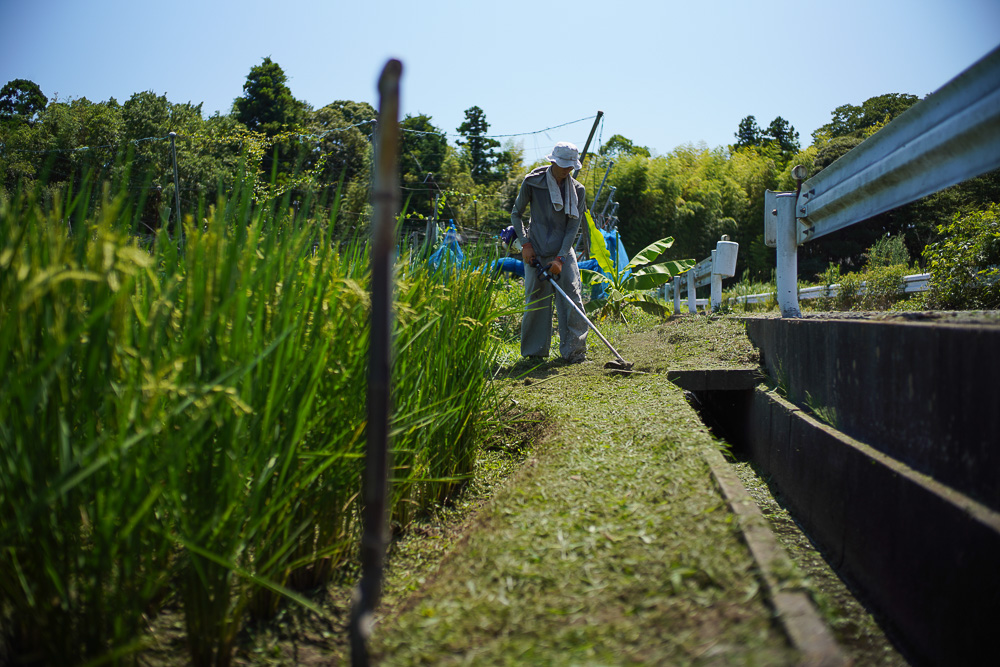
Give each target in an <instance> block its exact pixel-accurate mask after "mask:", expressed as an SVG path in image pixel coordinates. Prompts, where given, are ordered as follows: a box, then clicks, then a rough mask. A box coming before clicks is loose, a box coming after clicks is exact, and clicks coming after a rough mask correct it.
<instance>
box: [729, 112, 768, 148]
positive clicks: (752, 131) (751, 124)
mask: <svg viewBox="0 0 1000 667" xmlns="http://www.w3.org/2000/svg"><path fill="white" fill-rule="evenodd" d="M734 136H735V137H736V144H735V146H734V147H735V148H747V147H750V146H760V145H761V144H762V143H763V141H764V136H763V134H761V131H760V127H758V126H757V119H756V118H754V117H753V116H747V117H745V118H744V119H743V120H741V121H740V126H739V129H737V130H736V134H735V135H734Z"/></svg>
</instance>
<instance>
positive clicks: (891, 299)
mask: <svg viewBox="0 0 1000 667" xmlns="http://www.w3.org/2000/svg"><path fill="white" fill-rule="evenodd" d="M864 256H865V257H866V258H867V264H866V266H865V267H864V269H863V270H862V271H858V272H849V273H846V274H842V273H841V269H840V266H839V265H837V264H833V263H831V264H830V265H829V266H828V267H827V269H826V271H824V272H823V274H822V275H821V276H820V280H821V282H822V284H824V285H825V286H826V288H827V290H826V293H825V294H824V296H823V297H821V298H820V299H818V300H816V301H815V302H814V303H815V305H816V307H818V308H819V309H820V310H844V311H846V310H878V311H884V310H889V309H891V308H893V307H894V306H895V305H896V304H897V303H899V302H901V301H904V300H906V298H907V295H906V294H905V293H904V292H903V286H904V285H903V278H904V277H905V276H906V275H907V274H908V273H910V271H911V270H912V267H911V266H910V255H909V253H908V252H907V250H906V246H905V245H904V243H903V238H902V237H900V236H886V237H883V238H881V239H879V240H878V241H877V242H875V244H874V245H872V246H871V247H870V248H868V250H867V251H866V252H865V253H864ZM834 287H836V289H835V290H834V289H833V288H834ZM834 292H836V293H834Z"/></svg>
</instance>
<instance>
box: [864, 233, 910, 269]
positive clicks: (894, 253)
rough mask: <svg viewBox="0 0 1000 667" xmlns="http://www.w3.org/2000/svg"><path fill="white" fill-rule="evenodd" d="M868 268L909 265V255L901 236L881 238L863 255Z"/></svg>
mask: <svg viewBox="0 0 1000 667" xmlns="http://www.w3.org/2000/svg"><path fill="white" fill-rule="evenodd" d="M865 258H866V260H867V264H866V265H867V266H868V268H876V267H884V266H896V265H897V264H901V265H903V266H909V265H910V253H909V251H908V250H907V249H906V243H905V242H904V240H903V237H902V236H883V237H882V238H881V239H879V240H878V241H876V242H875V245H873V246H872V247H871V248H869V249H868V252H866V253H865Z"/></svg>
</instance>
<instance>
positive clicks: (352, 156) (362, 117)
mask: <svg viewBox="0 0 1000 667" xmlns="http://www.w3.org/2000/svg"><path fill="white" fill-rule="evenodd" d="M377 115H378V114H377V113H376V112H375V109H374V108H373V107H372V105H370V104H368V103H367V102H352V101H350V100H337V101H335V102H331V103H330V104H327V105H326V106H325V107H323V108H321V109H317V110H316V111H311V112H309V113H307V114H306V126H305V129H306V130H307V131H308V132H309V133H310V134H313V135H316V136H319V137H321V139H320V141H319V143H318V144H310V145H308V146H307V147H304V150H306V151H307V154H306V155H303V156H300V163H301V165H300V166H301V168H303V169H311V168H313V167H315V166H316V165H317V164H318V162H319V160H320V159H322V160H323V161H324V163H323V169H322V172H321V174H320V178H321V180H322V181H324V182H326V183H336V182H337V181H338V180H340V178H341V177H343V179H344V182H345V184H346V183H349V182H351V181H353V180H354V179H356V178H358V177H359V176H361V175H362V174H363V175H364V177H365V178H366V179H367V172H366V165H367V164H368V162H367V160H368V156H369V153H370V152H371V143H370V141H369V138H370V137H371V135H372V132H373V131H374V129H375V124H374V122H375V117H376V116H377Z"/></svg>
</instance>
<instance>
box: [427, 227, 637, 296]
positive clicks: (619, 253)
mask: <svg viewBox="0 0 1000 667" xmlns="http://www.w3.org/2000/svg"><path fill="white" fill-rule="evenodd" d="M600 232H601V235H602V236H604V243H605V245H606V246H607V248H608V253H609V254H610V255H611V260H612V261H613V262H614V263H615V265H616V266H617V268H618V270H619V271H623V270H624V269H625V267H626V266H628V262H629V258H628V254H627V253H626V252H625V246H624V245H623V244H622V241H621V237H620V236H619V234H618V232H616V231H615V232H608V231H605V230H603V229H602V230H600ZM427 263H428V264H430V266H431V267H432V268H434V269H438V268H440V267H441V265H442V264H444V265H446V266H451V267H455V268H458V267H460V266H461V265H462V264H464V263H465V253H463V252H462V247H461V245H459V243H458V231H457V230H456V229H455V225H454V224H452V225H451V226H450V227H449V228H448V231H447V232H445V235H444V239H442V240H441V245H440V246H439V247H438V249H437V250H435V251H434V252H433V254H431V256H430V259H428V260H427ZM579 265H580V268H581V269H588V270H590V271H595V272H597V273H601V274H604V272H603V271H601V267H600V265H598V263H597V260H596V259H588V260H586V261H583V262H580V264H579ZM492 268H493V270H494V271H501V272H507V273H511V274H513V275H516V276H519V277H521V278H523V277H524V262H522V261H521V260H519V259H516V258H514V257H501V258H500V259H497V260H495V261H494V262H493V264H492ZM604 275H607V274H604ZM604 295H605V287H604V285H594V286H593V287H592V288H591V291H590V297H591V298H592V299H601V298H604Z"/></svg>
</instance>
